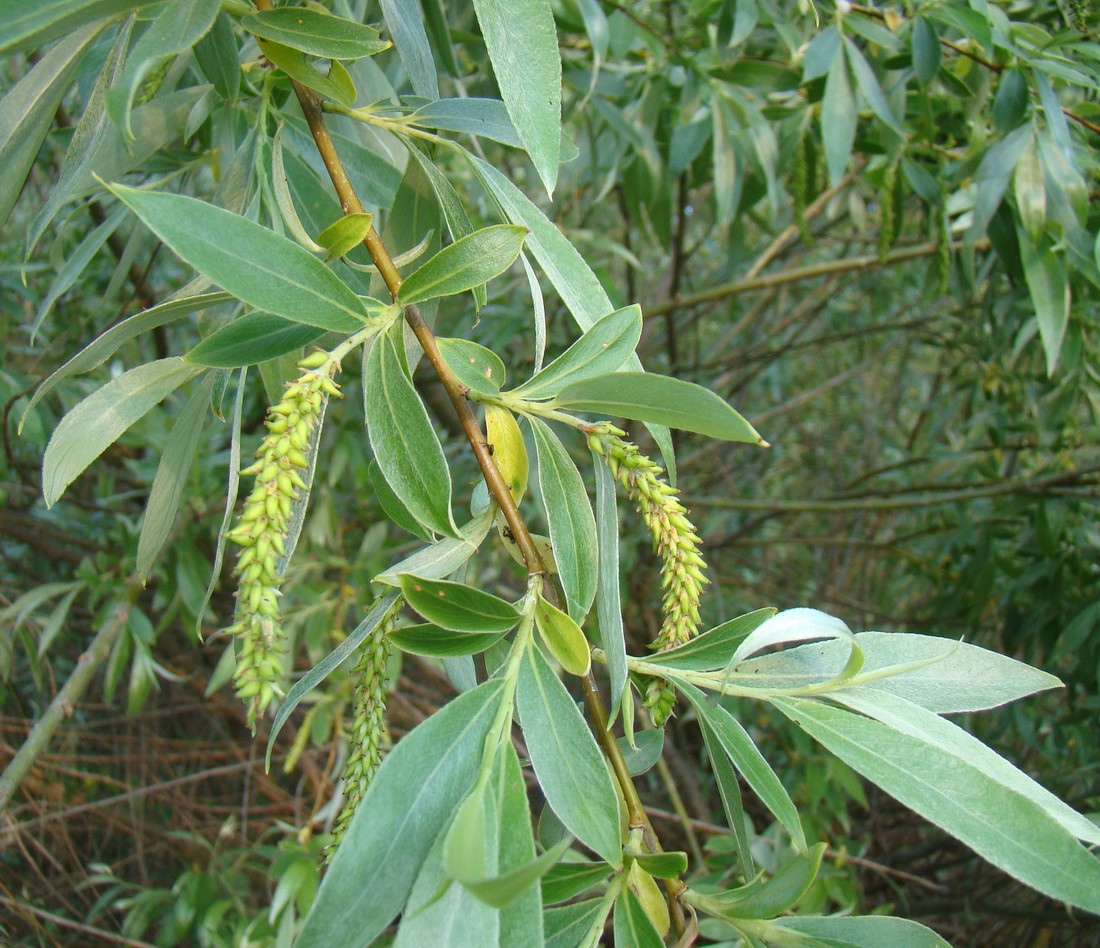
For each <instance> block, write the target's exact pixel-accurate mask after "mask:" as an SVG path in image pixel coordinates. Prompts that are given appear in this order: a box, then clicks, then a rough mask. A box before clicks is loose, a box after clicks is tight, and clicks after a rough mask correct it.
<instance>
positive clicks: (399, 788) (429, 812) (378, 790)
mask: <svg viewBox="0 0 1100 948" xmlns="http://www.w3.org/2000/svg"><path fill="white" fill-rule="evenodd" d="M503 695H504V682H503V681H501V680H493V681H487V682H485V683H484V684H482V685H479V686H478V687H477V688H474V689H473V690H471V691H467V692H465V693H464V694H462V695H460V696H459V697H457V698H456V699H455V700H454V701H452V702H451V703H450V704H448V705H446V706H445V707H444V708H443V709H442V710H441V711H438V712H436V713H435V714H433V715H432V716H431V717H430V718H428V719H427V720H426V721H424V722H423V723H422V724H420V725H418V726H417V727H416V728H415V729H414V730H413V731H412V732H410V733H409V734H408V735H407V736H406V737H405V738H404V740H402V741H400V742H399V743H398V744H397V746H396V747H395V748H394V749H393V750H392V751H391V752H390V753H389V754H388V755H387V756H386V758H385V759H384V760H383V761H382V766H381V767H380V768H379V769H378V773H377V774H376V775H375V777H374V780H373V781H372V782H371V784H370V788H369V789H368V790H367V793H366V795H365V796H364V798H363V800H362V801H361V802H360V804H359V807H358V809H357V810H356V812H355V816H353V817H352V820H351V823H350V824H349V826H348V829H347V835H346V836H345V837H344V840H343V842H342V843H341V845H340V848H339V849H338V850H337V851H336V855H335V857H334V858H333V860H332V864H331V866H330V867H329V871H328V872H327V873H326V874H325V877H324V880H323V881H322V882H321V886H320V888H319V889H318V891H317V897H316V899H315V901H314V903H313V907H312V908H311V910H310V912H309V915H307V916H306V920H305V923H304V925H303V927H302V931H301V933H300V934H299V937H298V941H297V944H298V945H299V946H301V948H323V946H329V945H366V944H369V943H370V942H371V941H372V940H373V939H374V938H375V937H377V936H378V935H379V934H380V933H381V932H382V930H383V929H384V928H385V927H386V926H387V925H389V923H390V922H391V921H392V920H393V919H394V917H395V916H396V915H397V914H398V913H399V912H400V911H401V910H402V908H403V907H404V905H405V901H406V899H408V897H409V893H410V891H411V890H412V886H413V882H414V881H415V879H416V876H417V874H418V873H419V871H420V867H421V865H422V864H423V863H424V860H425V858H426V857H427V855H428V852H429V850H430V849H431V847H432V844H433V842H434V841H435V839H436V838H437V837H438V835H439V834H440V832H441V831H442V829H443V828H444V827H445V826H446V825H447V824H448V823H449V822H450V819H451V814H452V813H454V811H455V807H456V805H457V803H458V801H459V800H461V799H462V797H463V796H464V795H465V792H466V790H467V789H468V788H469V787H470V785H471V784H472V783H473V781H474V777H475V775H476V774H477V772H478V769H479V767H480V764H481V755H482V749H483V747H484V744H485V739H486V737H487V736H488V734H489V731H490V728H491V727H492V724H493V721H494V719H495V717H496V714H497V711H498V709H499V707H500V704H501V701H502V700H503Z"/></svg>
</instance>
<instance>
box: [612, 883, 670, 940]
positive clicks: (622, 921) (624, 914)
mask: <svg viewBox="0 0 1100 948" xmlns="http://www.w3.org/2000/svg"><path fill="white" fill-rule="evenodd" d="M664 943H665V940H664V939H663V938H662V937H661V935H660V933H659V932H658V931H657V929H656V928H654V926H653V922H652V921H651V920H650V918H649V916H648V915H646V912H645V909H644V908H642V903H641V902H639V901H638V897H637V896H636V895H635V894H634V893H633V892H632V891H631V889H630V887H629V886H625V885H624V886H623V887H622V888H621V889H620V890H619V895H618V897H617V898H616V899H615V945H616V946H617V948H662V946H663V945H664Z"/></svg>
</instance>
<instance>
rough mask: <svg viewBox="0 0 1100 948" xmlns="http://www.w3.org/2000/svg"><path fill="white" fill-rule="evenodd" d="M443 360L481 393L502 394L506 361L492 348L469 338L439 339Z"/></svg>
mask: <svg viewBox="0 0 1100 948" xmlns="http://www.w3.org/2000/svg"><path fill="white" fill-rule="evenodd" d="M436 342H437V343H439V351H440V353H441V354H442V356H443V360H444V361H445V362H446V363H447V365H449V366H450V367H451V371H452V372H454V374H455V375H457V376H458V380H459V381H460V382H461V383H462V384H463V385H465V386H467V387H468V388H470V389H471V390H472V391H475V392H479V393H481V394H482V395H499V394H500V387H501V385H503V384H504V377H505V374H504V363H503V362H502V361H501V360H500V356H498V355H497V354H496V353H495V352H493V350H492V349H486V348H485V347H484V346H479V345H478V344H477V343H476V342H473V341H471V340H469V339H448V338H444V337H442V336H440V337H438V338H437V339H436Z"/></svg>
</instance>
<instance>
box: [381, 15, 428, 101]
mask: <svg viewBox="0 0 1100 948" xmlns="http://www.w3.org/2000/svg"><path fill="white" fill-rule="evenodd" d="M380 5H381V7H382V16H383V18H384V19H385V21H386V26H387V27H388V32H389V34H390V35H391V36H392V37H393V41H394V44H395V45H396V46H397V54H398V55H399V56H400V57H401V65H403V66H404V67H405V72H407V73H408V74H409V81H410V82H411V83H412V87H413V91H414V92H415V93H416V94H417V95H419V96H423V97H424V98H425V99H431V100H435V99H438V98H439V83H438V82H437V80H436V76H435V60H434V59H432V50H431V46H429V45H428V34H427V31H426V30H425V29H424V16H423V14H422V13H421V9H420V4H419V3H412V2H410V0H380Z"/></svg>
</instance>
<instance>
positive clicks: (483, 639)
mask: <svg viewBox="0 0 1100 948" xmlns="http://www.w3.org/2000/svg"><path fill="white" fill-rule="evenodd" d="M502 634H503V633H500V632H451V631H447V630H446V629H440V628H439V627H437V626H434V625H428V624H426V623H425V624H422V625H410V626H406V627H405V628H403V629H396V630H394V631H393V632H391V633H390V635H389V639H390V641H391V642H393V644H394V645H396V646H397V647H398V648H399V649H401V651H403V652H412V653H413V654H415V655H428V656H431V657H433V658H455V657H457V656H459V655H477V654H478V653H479V652H484V651H485V649H487V648H488V647H489V646H490V645H492V644H493V643H494V642H499V641H500V639H501V635H502Z"/></svg>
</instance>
